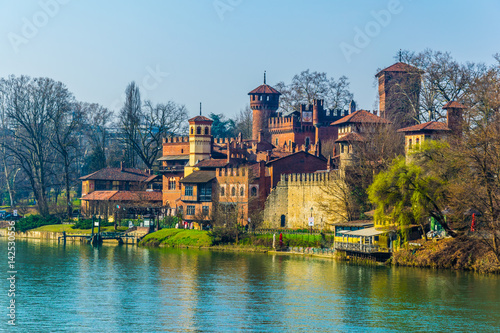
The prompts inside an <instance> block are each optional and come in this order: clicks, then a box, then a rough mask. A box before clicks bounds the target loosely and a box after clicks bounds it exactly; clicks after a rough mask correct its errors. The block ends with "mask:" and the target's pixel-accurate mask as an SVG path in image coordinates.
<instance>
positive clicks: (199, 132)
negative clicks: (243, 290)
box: [196, 126, 201, 134]
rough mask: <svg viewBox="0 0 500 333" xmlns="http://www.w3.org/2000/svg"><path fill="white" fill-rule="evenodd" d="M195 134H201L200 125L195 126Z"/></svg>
mask: <svg viewBox="0 0 500 333" xmlns="http://www.w3.org/2000/svg"><path fill="white" fill-rule="evenodd" d="M196 134H201V127H200V126H198V127H196Z"/></svg>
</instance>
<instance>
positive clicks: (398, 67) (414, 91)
mask: <svg viewBox="0 0 500 333" xmlns="http://www.w3.org/2000/svg"><path fill="white" fill-rule="evenodd" d="M375 76H376V77H377V78H378V93H379V99H380V101H379V109H380V116H381V117H383V118H386V119H388V120H390V121H392V122H393V124H394V125H395V126H396V128H401V127H407V126H411V125H415V124H416V123H417V121H416V117H415V116H416V114H415V111H414V110H416V109H417V108H418V103H419V95H420V82H421V76H422V70H420V69H418V68H416V67H413V66H410V65H408V64H405V63H404V62H398V63H395V64H394V65H392V66H389V67H387V68H385V69H383V70H381V71H380V72H378V73H377V75H375Z"/></svg>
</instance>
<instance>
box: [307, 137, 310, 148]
mask: <svg viewBox="0 0 500 333" xmlns="http://www.w3.org/2000/svg"><path fill="white" fill-rule="evenodd" d="M309 143H310V139H309V137H307V138H306V147H307V146H309Z"/></svg>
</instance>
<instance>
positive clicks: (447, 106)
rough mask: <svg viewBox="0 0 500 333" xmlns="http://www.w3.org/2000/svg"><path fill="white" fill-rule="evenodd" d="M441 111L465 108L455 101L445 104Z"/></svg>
mask: <svg viewBox="0 0 500 333" xmlns="http://www.w3.org/2000/svg"><path fill="white" fill-rule="evenodd" d="M443 109H467V107H466V106H465V105H463V104H461V103H459V102H457V101H451V102H448V103H446V104H445V105H444V106H443Z"/></svg>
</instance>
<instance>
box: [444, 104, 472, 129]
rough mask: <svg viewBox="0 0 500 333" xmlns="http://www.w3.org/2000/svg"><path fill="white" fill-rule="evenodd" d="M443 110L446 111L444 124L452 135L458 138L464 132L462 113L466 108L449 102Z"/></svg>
mask: <svg viewBox="0 0 500 333" xmlns="http://www.w3.org/2000/svg"><path fill="white" fill-rule="evenodd" d="M443 109H444V110H446V124H447V125H448V128H449V129H450V130H451V133H452V135H454V136H455V137H458V138H460V137H461V136H462V132H463V130H464V128H463V126H464V124H463V123H464V120H463V111H464V109H466V107H465V106H464V105H463V104H460V103H459V102H457V101H451V102H448V103H446V104H445V105H444V106H443Z"/></svg>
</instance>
